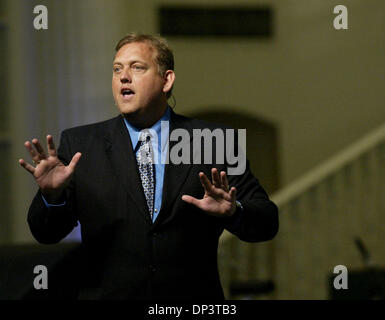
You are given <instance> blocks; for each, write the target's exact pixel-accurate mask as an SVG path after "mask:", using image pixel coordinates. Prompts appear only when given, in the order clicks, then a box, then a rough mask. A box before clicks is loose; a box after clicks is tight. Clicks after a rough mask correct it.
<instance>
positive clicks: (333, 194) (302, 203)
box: [219, 123, 385, 299]
mask: <svg viewBox="0 0 385 320" xmlns="http://www.w3.org/2000/svg"><path fill="white" fill-rule="evenodd" d="M271 199H272V200H273V201H274V202H275V203H276V204H277V206H278V207H279V217H280V229H279V232H278V234H277V236H276V237H275V239H273V240H272V241H269V242H266V243H257V244H249V243H245V242H242V241H240V240H238V239H237V238H235V237H234V236H233V235H231V234H230V233H228V232H224V233H223V235H222V237H221V239H220V245H219V268H220V274H221V278H222V283H223V285H224V290H225V294H226V297H227V298H231V299H328V298H330V296H331V291H332V290H334V288H333V287H332V283H330V281H329V280H330V278H331V277H333V276H336V275H337V274H335V275H334V274H333V269H334V267H335V266H336V265H344V266H346V267H347V269H348V273H349V272H350V271H354V272H356V271H357V270H358V271H359V270H361V269H362V267H363V266H362V262H361V258H360V254H359V251H358V250H357V248H356V245H355V242H354V241H355V239H356V238H357V237H359V238H360V239H362V240H363V241H364V242H365V244H366V246H367V247H368V248H369V250H370V252H371V253H372V257H373V258H374V260H372V261H370V262H369V264H370V266H375V265H380V266H385V250H384V240H385V123H384V124H383V125H382V126H380V127H379V128H377V129H376V130H374V131H372V132H371V133H369V134H368V135H367V136H365V137H363V138H362V139H360V140H359V141H357V142H356V143H354V144H353V145H351V146H349V147H348V148H346V149H345V150H342V151H341V152H339V153H338V154H336V155H335V156H334V157H332V158H331V159H329V160H328V161H326V162H324V163H322V164H321V165H320V166H318V167H316V168H314V169H313V170H312V171H310V172H309V173H307V174H305V175H304V176H303V177H301V178H299V179H298V180H297V181H294V182H293V183H291V184H289V185H288V186H287V187H285V188H283V189H282V190H280V191H278V192H277V193H275V194H273V195H272V196H271ZM365 267H368V266H365ZM242 287H243V288H244V289H245V290H244V293H243V294H242V293H241V290H239V288H242ZM247 287H248V288H247ZM252 288H254V289H255V290H254V293H253V291H252ZM267 288H268V289H267ZM236 289H238V290H236Z"/></svg>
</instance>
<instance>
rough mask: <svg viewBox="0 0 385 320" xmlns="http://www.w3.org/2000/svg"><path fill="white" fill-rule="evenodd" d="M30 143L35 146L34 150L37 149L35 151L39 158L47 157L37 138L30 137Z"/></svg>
mask: <svg viewBox="0 0 385 320" xmlns="http://www.w3.org/2000/svg"><path fill="white" fill-rule="evenodd" d="M32 143H33V145H34V146H35V148H36V150H37V152H38V154H39V157H40V159H45V158H47V155H46V154H45V151H44V149H43V147H42V146H41V144H40V142H39V140H37V139H32Z"/></svg>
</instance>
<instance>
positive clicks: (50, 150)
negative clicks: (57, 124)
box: [47, 135, 56, 157]
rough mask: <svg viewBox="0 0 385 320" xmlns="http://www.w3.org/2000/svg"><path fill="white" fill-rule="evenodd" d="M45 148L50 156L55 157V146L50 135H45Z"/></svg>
mask: <svg viewBox="0 0 385 320" xmlns="http://www.w3.org/2000/svg"><path fill="white" fill-rule="evenodd" d="M47 148H48V154H49V155H50V156H52V157H56V148H55V144H54V143H53V138H52V136H51V135H48V136H47Z"/></svg>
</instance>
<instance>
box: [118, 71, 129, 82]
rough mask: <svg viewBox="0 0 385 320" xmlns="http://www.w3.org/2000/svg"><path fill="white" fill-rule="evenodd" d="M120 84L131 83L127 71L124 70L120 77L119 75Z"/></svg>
mask: <svg viewBox="0 0 385 320" xmlns="http://www.w3.org/2000/svg"><path fill="white" fill-rule="evenodd" d="M120 82H121V83H131V82H132V79H131V75H130V73H129V71H128V69H125V70H124V71H123V72H122V73H121V75H120Z"/></svg>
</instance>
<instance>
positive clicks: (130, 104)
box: [112, 42, 165, 117]
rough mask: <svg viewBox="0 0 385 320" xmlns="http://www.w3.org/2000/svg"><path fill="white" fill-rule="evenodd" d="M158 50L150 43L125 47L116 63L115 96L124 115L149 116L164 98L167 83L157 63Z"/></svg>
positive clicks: (113, 88)
mask: <svg viewBox="0 0 385 320" xmlns="http://www.w3.org/2000/svg"><path fill="white" fill-rule="evenodd" d="M155 57H156V50H155V49H154V48H152V47H151V46H149V45H148V44H147V43H142V42H133V43H128V44H125V45H124V46H123V47H121V48H120V49H119V51H118V52H117V53H116V56H115V59H114V62H113V73H112V93H113V96H114V100H115V102H116V105H117V107H118V109H119V110H120V112H121V113H122V114H124V115H125V116H128V117H129V116H134V117H148V116H149V114H150V113H152V112H156V110H157V109H158V110H159V108H160V107H161V104H162V101H164V99H165V95H164V92H163V88H164V84H165V80H164V79H163V77H162V76H161V75H160V74H159V72H158V65H157V64H156V62H155Z"/></svg>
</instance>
